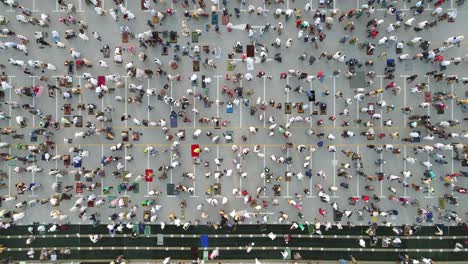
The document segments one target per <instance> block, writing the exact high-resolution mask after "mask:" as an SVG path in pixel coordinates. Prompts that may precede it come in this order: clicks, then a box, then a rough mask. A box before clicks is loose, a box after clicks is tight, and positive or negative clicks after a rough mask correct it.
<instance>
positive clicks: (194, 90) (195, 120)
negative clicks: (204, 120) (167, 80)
mask: <svg viewBox="0 0 468 264" xmlns="http://www.w3.org/2000/svg"><path fill="white" fill-rule="evenodd" d="M192 88H193V109H195V105H196V101H195V100H196V96H195V94H197V92H196V91H197V87H196V86H193V87H192ZM171 97H172V87H171ZM171 112H172V105H171ZM192 122H193V128H195V125H196V123H197V119H196V118H195V112H193V121H192Z"/></svg>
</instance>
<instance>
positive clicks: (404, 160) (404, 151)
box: [403, 145, 408, 197]
mask: <svg viewBox="0 0 468 264" xmlns="http://www.w3.org/2000/svg"><path fill="white" fill-rule="evenodd" d="M403 155H404V157H405V158H404V159H403V171H406V145H404V146H403ZM403 177H404V176H403ZM405 181H406V179H405ZM406 189H408V188H404V192H405V193H404V195H405V197H406Z"/></svg>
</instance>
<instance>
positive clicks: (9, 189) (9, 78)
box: [8, 76, 14, 197]
mask: <svg viewBox="0 0 468 264" xmlns="http://www.w3.org/2000/svg"><path fill="white" fill-rule="evenodd" d="M12 78H14V76H8V82H9V83H10V84H11V83H12V80H11V79H12ZM8 90H10V94H9V99H8V100H9V103H10V104H9V112H10V113H9V116H10V119H8V126H9V127H10V128H11V118H12V116H11V113H12V109H13V108H12V107H11V90H13V89H8ZM8 154H9V155H11V147H10V148H8ZM8 196H9V197H11V166H8Z"/></svg>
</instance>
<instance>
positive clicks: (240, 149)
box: [237, 146, 243, 197]
mask: <svg viewBox="0 0 468 264" xmlns="http://www.w3.org/2000/svg"><path fill="white" fill-rule="evenodd" d="M239 151H240V152H239V153H242V146H241V147H240V148H239ZM239 164H240V165H241V167H240V168H241V171H240V172H242V157H240V158H239ZM237 174H238V175H239V192H242V175H240V173H237ZM242 197H243V196H242Z"/></svg>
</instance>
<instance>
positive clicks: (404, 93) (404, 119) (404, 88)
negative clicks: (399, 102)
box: [402, 76, 407, 127]
mask: <svg viewBox="0 0 468 264" xmlns="http://www.w3.org/2000/svg"><path fill="white" fill-rule="evenodd" d="M402 77H403V107H406V77H407V76H402ZM403 126H404V127H406V114H405V113H403Z"/></svg>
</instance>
